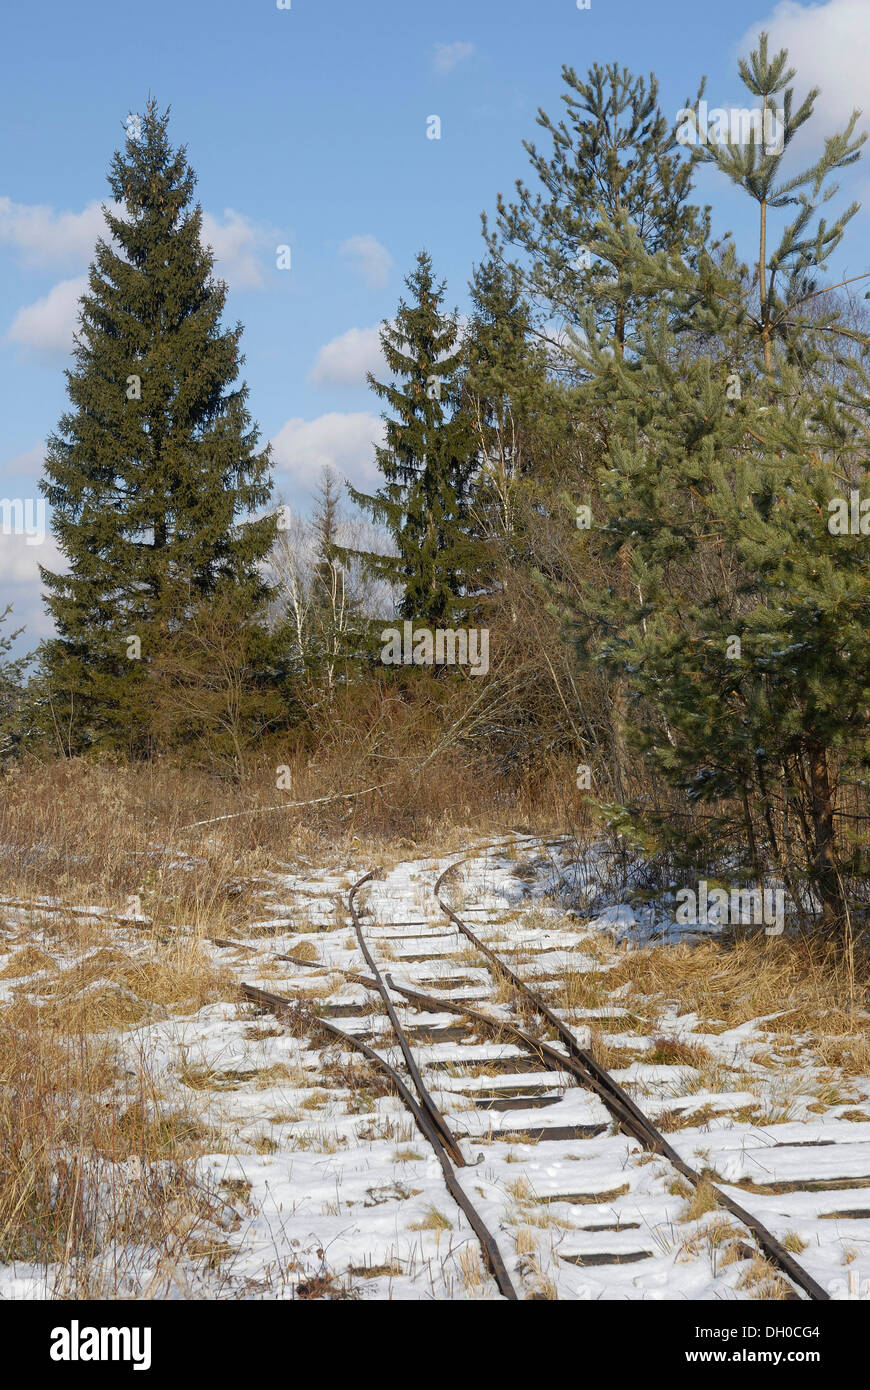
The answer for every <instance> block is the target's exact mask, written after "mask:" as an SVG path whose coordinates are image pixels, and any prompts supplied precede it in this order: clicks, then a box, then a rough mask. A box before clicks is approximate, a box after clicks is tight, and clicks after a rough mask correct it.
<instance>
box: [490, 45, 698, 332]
mask: <svg viewBox="0 0 870 1390" xmlns="http://www.w3.org/2000/svg"><path fill="white" fill-rule="evenodd" d="M562 78H563V81H564V82H565V85H566V87H567V88H568V90H567V92H563V94H562V100H563V102H564V104H565V111H566V116H565V119H563V120H561V121H559V122H558V124H557V123H555V122H554V121H552V120H551V119H550V117H549V116H548V115H547V114H546V113H545V112H544V111H539V113H538V125H540V126H541V127H542V128H543V129H544V130H545V131H547V133H548V134H549V136H550V137H551V140H552V150H551V151H550V153H549V154H544V153H541V152H540V151H539V150H538V149H537V147H536V146H535V145H534V144H533V143H531V142H529V141H525V142H524V148H525V149H526V151H527V153H528V155H529V158H530V160H531V163H532V167H533V169H534V171H535V174H536V175H537V177H538V180H539V182H540V183H541V185H542V186H543V192H538V193H533V192H532V191H531V190H530V189H529V188H528V187H527V186H526V185H525V184H524V183H523V182H522V181H521V180H518V181H517V184H516V188H517V194H518V201H517V202H516V203H507V202H505V200H504V199H503V198H502V197H501V196H500V197H499V200H498V230H499V234H500V236H501V237H502V239H503V240H504V241H505V242H507V243H508V244H509V245H511V246H515V247H517V248H518V249H519V250H521V251H522V252H524V253H525V255H526V257H527V258H528V266H527V276H526V278H527V284H528V289H529V291H530V293H531V294H532V295H533V296H535V298H536V299H537V300H538V301H539V302H540V303H541V304H542V314H543V317H544V318H545V319H547V320H549V319H552V318H557V319H559V320H561V321H562V322H563V323H565V324H566V325H567V326H568V327H569V328H575V327H577V326H578V324H579V320H580V316H581V314H582V313H583V311H584V310H587V311H588V310H592V311H593V313H594V319H595V324H596V331H597V332H598V333H600V334H603V335H606V336H608V337H609V339H610V340H611V342H612V344H613V347H614V349H615V350H616V351H617V352H621V351H622V347H623V344H624V342H625V339H626V335H627V334H630V333H631V327H632V322H633V320H634V318H635V317H636V316H637V315H641V314H642V313H643V309H644V303H645V302H646V301H645V296H644V294H643V293H642V292H641V291H640V290H639V287H638V286H637V285H636V284H635V283H634V282H633V280H632V276H631V273H630V268H629V264H628V261H627V260H626V256H625V248H624V247H623V246H622V245H621V244H620V243H619V242H617V241H614V240H613V239H610V238H606V237H602V229H603V227H605V226H606V225H608V224H613V225H614V226H617V227H618V226H621V225H623V224H625V223H628V224H630V225H631V226H632V227H633V228H634V230H635V232H636V233H637V235H638V236H639V237H640V239H641V241H642V243H643V245H644V247H645V248H646V249H647V251H649V253H650V254H651V255H655V254H657V253H658V252H659V251H665V250H668V249H670V248H674V247H680V248H686V247H691V246H692V245H694V244H698V243H700V242H702V241H703V239H704V236H705V234H706V229H707V219H706V215H705V214H704V213H702V212H701V211H700V210H699V209H698V208H696V207H695V206H693V205H692V204H691V203H690V202H689V201H688V199H689V193H690V191H691V183H692V169H691V161H690V160H688V159H686V158H685V157H684V152H682V151H681V150H680V149H679V147H678V145H677V140H676V130H675V128H674V127H673V126H672V125H671V124H670V123H669V122H668V120H667V119H666V118H665V116H664V115H663V114H662V112H661V110H660V109H659V106H658V83H657V81H656V78H655V76H654V75H653V74H650V78H649V83H647V82H646V80H645V79H644V78H643V77H637V76H635V75H634V74H633V73H631V72H629V70H628V69H627V68H622V69H620V68H619V65H618V64H617V63H609V64H607V66H606V67H602V66H601V65H600V64H598V63H596V64H594V65H593V67H591V68H590V69H589V72H588V74H587V76H586V78H585V79H583V78H581V77H579V76H578V75H577V73H576V72H575V70H574V69H573V68H570V67H563V69H562Z"/></svg>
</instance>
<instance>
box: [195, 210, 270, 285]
mask: <svg viewBox="0 0 870 1390" xmlns="http://www.w3.org/2000/svg"><path fill="white" fill-rule="evenodd" d="M223 216H224V220H223V222H220V221H219V220H218V218H216V217H214V216H213V215H212V213H210V212H204V213H203V215H202V239H203V241H204V242H205V243H206V245H208V246H211V248H212V250H213V251H214V253H215V257H216V261H217V264H216V265H215V274H216V275H218V276H219V277H220V278H221V279H222V280H226V282H227V284H228V285H229V286H230V288H231V289H234V290H256V289H260V288H261V286H262V285H263V268H262V265H261V263H260V260H259V258H258V254H257V253H258V248H259V247H260V246H261V244H262V243H263V242H264V241H265V238H266V231H265V229H264V228H261V227H258V226H257V225H256V223H254V222H252V221H251V219H250V218H249V217H245V215H244V214H243V213H241V212H235V211H234V210H233V209H232V208H225V209H224V214H223Z"/></svg>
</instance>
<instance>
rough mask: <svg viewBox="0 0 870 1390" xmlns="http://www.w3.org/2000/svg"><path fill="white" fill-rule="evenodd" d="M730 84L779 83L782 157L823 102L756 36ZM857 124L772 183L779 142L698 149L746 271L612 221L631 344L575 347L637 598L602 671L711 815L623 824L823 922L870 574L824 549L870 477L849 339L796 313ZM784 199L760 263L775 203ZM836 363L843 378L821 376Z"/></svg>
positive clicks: (866, 690) (609, 522) (754, 87)
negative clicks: (633, 304) (853, 488)
mask: <svg viewBox="0 0 870 1390" xmlns="http://www.w3.org/2000/svg"><path fill="white" fill-rule="evenodd" d="M741 73H742V74H743V76H744V80H745V81H746V82H747V85H748V86H749V88H750V91H752V92H754V93H756V94H758V95H761V96H762V97H763V99H764V101H765V103H766V104H767V103H769V102H770V103H772V100H773V97H774V95H775V94H776V93H777V92H779V91H782V90H783V88H785V91H784V96H783V110H784V138H783V141H782V145H783V148H787V147H788V144H789V143H790V140H791V139H792V137H793V135H794V132H795V130H796V129H798V128H799V126H800V125H802V124H803V123H804V122H805V121H806V120H808V119H809V117H810V115H811V114H812V109H813V101H814V97H815V95H816V94H811V96H810V97H809V98H808V99H807V102H805V103H803V104H802V105H801V107H800V108H799V109H798V110H797V111H796V112H795V111H794V107H793V102H792V94H791V91H790V89H788V88H787V87H786V84H787V83H788V82H789V81H790V80H791V78H792V77H793V76H794V73H793V71H790V70H788V68H787V55H786V54H785V53H780V54H778V55H777V56H776V58H774V59H773V60H772V61H769V60H768V56H767V46H766V39H765V38H764V37H762V40H761V41H760V44H759V49H758V50H757V51H756V52H754V53H753V54H752V56H751V59H750V61H749V63H742V64H741ZM855 119H856V118H855V117H853V119H852V121H851V122H850V124H849V127H848V129H847V131H846V132H845V133H844V134H842V135H838V136H834V137H832V138H831V139H829V140H827V141H826V143H825V150H824V153H823V155H822V157H821V159H820V160H819V161H817V163H816V164H815V165H814V166H813V167H812V168H811V169H809V170H807V171H806V172H805V173H803V174H802V175H798V176H797V177H795V178H793V179H787V180H785V181H783V182H778V169H779V164H780V160H781V157H782V152H783V150H782V149H780V150H776V149H768V148H767V141H766V139H765V138H764V136H763V135H762V137H761V139H756V138H755V137H754V136H750V139H749V141H748V142H747V144H746V145H745V147H744V148H743V149H741V150H735V149H732V148H730V147H726V146H725V145H724V144H722V145H721V146H715V147H714V154H713V155H712V156H706V157H715V159H716V162H717V163H719V164H720V166H721V167H722V168H723V170H724V171H725V172H726V173H728V174H729V176H730V177H731V178H732V179H733V180H734V181H735V182H736V183H737V185H738V186H739V187H740V188H741V189H742V190H743V191H744V192H746V193H747V194H748V195H749V196H751V197H752V198H754V199H755V201H756V202H757V203H758V204H759V217H760V235H759V242H758V245H759V247H760V251H759V259H758V261H757V263H756V266H755V271H754V273H750V272H749V271H748V269H747V267H745V266H743V265H741V264H739V262H738V260H737V257H736V253H735V252H734V249H733V247H730V246H729V247H727V248H726V249H725V251H724V253H723V254H722V255H721V256H720V257H719V258H717V259H714V258H712V257H710V256H707V255H706V254H704V253H701V254H700V255H699V256H697V257H695V258H694V262H693V264H689V263H688V262H687V259H686V258H681V257H679V256H677V255H673V256H670V257H668V256H667V255H665V254H664V253H659V255H658V256H655V257H654V256H651V255H649V253H648V252H647V251H646V249H645V248H644V247H643V246H642V245H641V243H640V240H639V238H637V237H636V236H635V237H633V236H632V234H631V232H630V230H628V229H626V228H624V227H623V228H618V227H616V226H615V225H612V226H611V227H610V228H609V229H608V231H607V236H608V237H612V238H613V239H614V240H615V241H618V242H619V243H620V245H621V246H622V248H623V252H624V254H625V256H626V264H627V265H629V266H630V273H631V276H632V279H633V281H634V283H636V284H638V285H639V286H641V287H642V288H643V289H644V290H645V291H647V297H648V303H649V305H650V306H651V308H650V312H649V313H648V314H647V316H646V322H645V323H644V324H641V325H639V327H638V331H637V332H636V334H635V335H634V338H633V341H632V342H631V344H630V346H629V345H627V349H626V352H625V353H624V354H622V355H620V354H618V353H615V352H613V351H612V350H608V344H607V343H606V342H597V341H595V340H594V325H593V319H592V315H591V314H590V315H589V319H588V322H587V326H588V329H589V334H588V335H587V340H586V345H585V346H584V347H582V348H579V349H578V351H580V352H581V354H582V358H583V366H584V368H585V370H587V371H588V372H589V373H590V374H591V375H593V376H594V377H596V378H597V381H598V383H599V387H600V389H601V391H602V392H605V393H609V396H608V398H609V400H610V401H611V405H612V410H613V415H614V425H613V434H612V439H611V446H610V449H609V451H608V456H607V459H606V467H605V468H604V469H603V470H602V474H601V487H602V497H603V501H604V504H605V509H606V518H605V526H604V532H605V536H606V538H607V539H608V541H609V543H610V545H611V549H612V550H616V549H617V548H619V547H623V546H626V545H630V559H631V585H630V587H629V588H627V590H626V591H624V592H622V593H616V594H613V593H612V594H610V595H601V596H600V598H601V609H602V612H603V614H604V621H605V624H606V625H609V632H606V633H605V634H604V636H603V639H602V638H601V637H600V636H599V639H598V641H597V644H595V645H596V646H597V654H598V658H599V660H601V661H603V662H604V663H605V664H607V665H609V666H610V667H611V668H612V669H614V670H615V671H618V672H621V673H622V674H623V675H624V676H625V677H626V678H627V679H628V680H629V681H630V683H631V689H632V725H633V738H634V742H635V743H636V745H637V746H638V747H639V748H640V749H641V750H642V751H644V752H645V753H646V755H647V757H648V759H649V762H650V766H651V767H652V768H653V769H655V770H656V771H657V772H658V773H659V774H661V775H663V776H664V777H665V779H666V780H667V781H669V782H671V783H672V784H674V785H676V786H678V787H680V788H681V789H682V790H683V791H685V792H687V793H688V796H689V799H690V802H695V803H696V804H697V805H698V806H699V808H700V807H701V806H702V805H707V806H709V805H710V804H711V803H718V807H717V808H716V809H714V810H713V811H711V812H707V813H705V814H701V813H700V811H699V814H698V816H697V817H696V818H694V819H693V820H690V821H689V823H688V824H687V823H686V822H685V821H683V820H681V821H680V823H679V824H678V825H677V826H676V827H675V826H674V822H673V810H672V808H666V809H665V810H664V811H663V812H662V813H661V814H660V815H658V814H655V813H651V812H650V809H649V807H646V808H643V809H642V810H641V811H640V812H639V813H638V808H634V809H633V811H632V814H631V815H630V817H629V821H630V822H632V823H633V824H634V825H635V826H636V827H637V826H638V825H641V826H642V825H646V826H649V825H654V826H655V828H656V830H657V832H658V833H660V834H663V835H664V834H667V835H668V836H669V839H670V842H671V844H672V845H675V844H677V843H679V844H681V845H682V846H683V847H684V848H688V849H689V850H690V851H698V852H701V851H702V850H703V851H704V852H705V853H706V854H708V855H712V856H713V858H714V859H715V858H716V857H719V859H720V860H721V861H722V862H725V859H724V856H726V855H727V856H730V857H729V858H728V860H727V862H728V863H729V865H730V867H731V871H732V872H733V870H734V866H735V864H737V865H741V864H742V867H743V869H744V870H745V872H746V873H747V874H748V875H750V876H752V877H754V878H755V879H756V880H757V881H760V879H761V877H762V875H763V873H764V871H765V868H766V867H768V866H773V867H775V868H776V869H777V870H778V871H779V872H780V873H781V874H782V876H783V877H784V878H785V879H786V881H787V882H788V884H789V886H790V887H791V888H792V890H793V893H794V896H795V897H796V898H797V899H798V900H801V899H803V900H804V901H805V895H804V894H803V892H802V887H801V885H802V883H805V882H806V883H809V884H810V885H811V886H812V888H813V889H814V891H815V892H816V894H817V896H818V898H819V899H820V900H821V903H822V905H823V907H824V909H825V911H826V914H827V916H828V918H829V919H830V920H832V921H833V920H839V921H842V920H843V916H844V908H845V904H844V898H843V887H842V878H841V874H840V867H841V866H840V865H838V863H837V857H836V852H835V828H834V818H835V806H836V800H837V783H838V779H839V778H840V777H841V776H842V775H843V774H844V773H847V772H848V771H849V769H850V768H851V770H852V775H855V774H856V773H858V772H859V771H860V770H862V769H864V768H866V765H867V760H868V753H870V745H868V740H867V715H866V711H867V707H868V702H870V685H868V678H867V671H868V669H870V639H868V634H867V627H866V613H867V611H868V604H870V565H868V562H867V560H866V555H865V554H864V553H863V552H861V550H860V548H859V546H858V545H857V544H856V543H855V542H854V541H850V540H849V539H848V538H841V537H837V538H833V537H832V535H831V533H830V532H829V530H828V526H827V521H828V515H829V510H828V504H829V502H830V500H831V499H832V498H833V497H835V496H836V495H837V493H838V491H840V490H842V479H843V476H844V472H845V473H847V474H849V473H854V471H855V470H856V469H857V470H859V471H863V466H864V465H863V458H864V453H865V449H866V445H865V440H866V425H865V423H864V421H865V420H866V410H867V406H868V403H870V382H868V376H867V371H866V360H865V361H864V362H862V361H861V360H860V357H858V358H855V359H854V360H853V361H852V362H851V363H846V361H845V357H844V353H843V349H842V347H841V346H836V347H834V348H833V350H832V349H830V348H828V347H827V346H826V341H830V340H833V341H834V342H839V340H840V339H841V338H842V339H844V340H845V341H846V342H850V341H852V340H853V339H855V337H856V335H854V334H853V333H852V332H851V331H850V330H849V329H848V328H847V327H846V326H845V325H843V326H842V328H841V326H839V325H838V323H837V320H836V314H835V313H833V312H831V313H829V314H822V315H821V316H819V315H815V316H814V315H813V314H812V313H811V312H810V310H809V309H808V306H809V304H810V302H811V301H812V300H813V298H814V297H815V296H816V294H817V290H816V288H815V286H816V275H817V273H818V272H819V271H820V270H821V269H822V268H823V263H824V259H825V257H826V256H827V255H829V254H830V253H831V251H832V250H833V249H835V247H836V246H837V244H838V243H839V241H840V239H841V237H842V235H843V232H844V229H845V226H846V223H847V221H848V219H849V217H850V216H851V214H852V212H853V211H854V209H848V210H847V211H846V212H845V213H844V214H843V216H842V217H841V218H839V219H838V220H837V221H836V222H835V223H834V225H833V226H832V227H830V228H828V227H826V225H825V224H824V222H823V221H822V220H819V221H818V223H817V224H816V218H817V214H818V211H819V208H820V207H821V206H822V205H823V204H824V203H825V202H827V201H828V199H829V198H830V197H831V192H832V191H831V188H830V186H826V185H828V179H829V175H830V174H831V172H832V171H833V170H834V169H836V168H838V167H842V166H843V165H844V164H848V163H851V162H852V161H853V159H854V158H855V157H856V156H857V152H858V146H859V144H860V141H855V140H854V139H853V138H852V131H853V129H854V124H855ZM699 148H701V149H703V148H705V147H699ZM706 148H709V147H706ZM806 190H809V192H807V191H806ZM789 205H792V206H796V208H797V212H796V214H795V215H794V218H793V220H792V221H791V222H790V223H787V224H786V225H785V226H784V228H783V230H782V234H781V238H780V241H779V245H778V246H777V248H776V249H775V250H774V251H773V252H772V253H770V252H768V251H767V250H766V246H767V232H768V230H769V229H768V227H767V213H768V206H770V207H774V208H777V209H781V208H785V207H787V206H789ZM780 278H781V279H782V281H783V285H782V288H781V289H780V288H779V280H780ZM857 336H858V337H860V335H857ZM835 357H836V359H837V361H838V362H839V363H840V365H841V366H845V367H846V371H845V375H843V374H842V373H839V372H834V373H832V372H831V371H830V367H831V363H832V361H833V360H834V358H835ZM731 808H735V810H736V814H735V810H732V809H731ZM708 862H710V861H709V860H708Z"/></svg>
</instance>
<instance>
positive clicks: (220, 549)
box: [41, 101, 275, 753]
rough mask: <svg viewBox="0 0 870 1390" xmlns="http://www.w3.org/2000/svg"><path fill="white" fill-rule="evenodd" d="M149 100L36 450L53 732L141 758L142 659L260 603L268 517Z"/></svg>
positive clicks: (198, 243) (189, 183) (246, 422)
mask: <svg viewBox="0 0 870 1390" xmlns="http://www.w3.org/2000/svg"><path fill="white" fill-rule="evenodd" d="M168 119H169V113H168V111H167V112H165V113H163V114H160V112H159V111H158V109H157V105H156V103H155V102H154V101H149V103H148V106H147V109H146V112H145V114H144V116H143V117H142V118H141V121H139V122H138V126H137V123H135V122H131V123H129V126H130V127H132V128H128V134H127V138H126V143H125V147H124V151H123V153H120V152H116V153H115V156H114V158H113V161H112V165H111V169H110V173H109V179H108V182H109V187H110V189H111V192H112V195H113V198H114V199H115V201H116V203H117V204H120V207H118V208H115V209H113V208H111V207H106V208H105V209H104V213H105V219H106V225H107V229H108V232H109V233H110V239H107V240H102V239H101V240H100V241H98V243H97V247H96V253H95V258H94V261H93V263H92V265H91V268H90V273H89V283H88V291H87V293H86V294H85V295H84V296H83V298H82V301H81V310H80V316H79V326H78V332H77V335H76V340H75V352H74V366H73V368H72V370H70V371H68V372H67V374H66V375H67V383H68V394H69V397H70V401H71V409H70V410H69V411H68V412H67V413H65V414H64V415H63V416H62V418H61V420H60V424H59V426H58V430H57V432H56V433H55V434H53V435H52V436H51V438H50V439H49V443H48V456H47V459H46V463H45V474H46V476H45V479H44V481H43V482H42V484H41V487H42V491H43V492H44V494H45V496H46V497H47V499H48V501H49V502H50V504H51V506H52V509H53V510H52V529H53V531H54V534H55V536H56V538H57V541H58V544H59V546H60V549H61V550H62V551H63V553H64V555H65V556H66V557H67V560H68V562H69V569H68V572H67V573H64V574H54V573H51V572H50V571H48V570H45V569H43V570H42V577H43V581H44V583H45V586H46V588H47V590H48V597H47V600H46V601H47V606H48V609H49V611H50V613H51V615H52V617H53V618H54V621H55V626H56V630H57V637H56V638H55V639H54V640H52V641H50V642H48V643H47V644H46V645H45V648H44V651H43V661H44V666H45V669H46V672H47V675H48V682H49V686H50V690H51V699H52V706H53V715H54V718H55V719H56V720H57V721H58V722H59V723H60V724H61V725H62V726H63V727H64V728H65V729H72V730H74V735H75V737H74V746H78V747H88V746H93V745H111V746H120V747H124V748H126V749H128V750H129V751H131V752H136V753H141V752H143V751H146V750H148V749H149V748H151V747H152V741H151V736H150V732H149V730H150V714H149V711H150V709H151V707H152V706H153V704H154V702H155V696H156V694H157V692H155V689H154V685H155V682H156V681H158V679H159V677H158V668H159V661H158V658H159V657H160V655H161V652H163V651H164V650H165V649H166V647H167V645H168V643H169V642H170V640H171V639H172V638H173V637H174V635H176V634H177V633H178V632H179V631H180V630H183V628H184V626H185V623H186V622H187V621H188V620H189V618H190V615H191V613H192V612H193V611H195V610H199V609H200V607H201V605H202V603H203V602H204V601H207V600H208V599H209V597H210V596H211V595H213V594H214V592H215V590H216V589H217V587H218V585H220V584H223V585H225V586H229V589H231V590H232V592H233V593H234V595H235V602H236V605H237V612H238V619H239V622H240V623H242V624H244V623H247V622H249V621H250V620H251V619H252V617H253V616H254V615H255V614H256V613H257V610H258V608H259V605H260V604H261V603H262V601H263V599H264V597H265V589H264V585H263V582H262V579H261V577H260V574H259V570H258V566H259V563H260V561H261V560H262V559H263V557H264V556H265V555H266V554H267V552H268V550H269V547H270V544H271V541H272V537H273V533H274V526H275V522H274V518H272V517H269V516H267V517H264V518H261V519H259V520H252V519H251V515H250V514H251V513H252V512H253V511H255V510H256V509H258V508H260V507H262V506H263V505H264V504H265V503H266V502H267V500H268V497H269V494H270V479H269V459H268V450H262V451H259V452H258V448H257V441H258V432H257V429H256V427H255V426H254V425H253V423H252V421H251V417H250V415H249V412H248V409H247V394H248V393H247V387H246V386H245V385H244V384H239V383H237V376H238V371H239V367H240V365H241V363H242V361H243V360H244V359H243V358H242V357H241V356H240V352H239V342H240V338H241V333H242V328H241V325H240V324H236V325H235V326H234V327H232V328H229V329H224V328H222V326H221V323H220V319H221V314H222V312H223V309H224V305H225V301H226V295H227V287H226V285H225V284H224V283H223V282H222V281H220V280H215V279H214V278H213V276H212V269H213V265H214V256H213V253H212V252H211V250H210V249H209V248H208V247H204V246H203V244H202V211H201V208H200V207H199V205H198V204H194V203H193V201H192V200H193V193H194V187H195V182H196V179H195V175H194V173H193V171H192V169H191V168H190V166H189V165H188V162H187V158H186V150H185V149H184V148H180V149H177V150H175V149H173V148H172V147H171V146H170V143H169V139H168V135H167V127H168Z"/></svg>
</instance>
